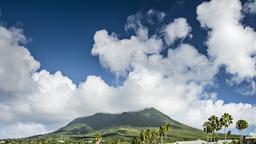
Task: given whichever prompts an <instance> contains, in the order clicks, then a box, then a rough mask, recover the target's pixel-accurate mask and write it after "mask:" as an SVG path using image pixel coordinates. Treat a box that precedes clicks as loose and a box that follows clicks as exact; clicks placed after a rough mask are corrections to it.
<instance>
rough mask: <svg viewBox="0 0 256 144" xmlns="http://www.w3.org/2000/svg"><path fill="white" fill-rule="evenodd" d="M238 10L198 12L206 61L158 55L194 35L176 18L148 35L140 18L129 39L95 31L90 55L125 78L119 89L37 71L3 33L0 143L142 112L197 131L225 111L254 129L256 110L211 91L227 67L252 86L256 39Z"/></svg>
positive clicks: (219, 6) (10, 32)
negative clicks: (81, 121)
mask: <svg viewBox="0 0 256 144" xmlns="http://www.w3.org/2000/svg"><path fill="white" fill-rule="evenodd" d="M241 10H242V5H241V3H240V1H238V0H212V1H210V2H204V3H202V4H200V5H199V6H198V7H197V19H198V21H199V22H200V24H201V26H202V27H203V28H206V30H207V31H208V39H207V41H206V45H207V51H208V55H203V54H201V53H199V52H198V51H197V49H196V48H195V47H194V46H193V45H191V44H189V43H181V44H179V45H178V46H177V47H172V48H169V49H167V55H166V56H163V55H162V54H161V52H162V51H164V50H166V47H165V45H166V44H167V45H171V44H172V43H174V42H175V41H177V40H179V39H184V38H186V37H189V36H190V35H191V31H192V30H193V29H192V27H191V26H190V25H189V23H188V21H187V20H186V19H185V18H176V19H174V20H173V21H172V22H170V23H169V24H166V25H165V26H163V27H161V28H160V29H161V31H160V32H159V33H158V32H156V33H155V34H153V35H149V33H148V28H147V27H146V26H144V25H143V24H142V22H141V19H140V18H138V15H133V16H130V17H129V18H128V22H127V25H126V28H127V29H132V30H134V31H135V35H132V36H131V37H130V38H127V39H120V38H118V36H117V34H115V33H110V32H108V31H106V30H99V31H97V32H96V33H95V35H94V44H93V47H92V51H91V53H92V55H94V56H98V57H99V60H100V62H101V64H102V66H103V67H104V68H106V69H108V70H110V71H111V72H112V73H113V74H114V75H117V76H119V77H123V78H124V81H123V82H122V83H121V84H120V85H118V86H112V85H109V84H108V83H106V82H105V81H104V80H102V79H101V77H99V76H94V75H90V76H88V77H87V79H86V80H85V81H84V82H82V83H81V84H79V85H75V84H74V83H73V82H72V80H71V79H70V78H68V77H66V76H64V75H63V74H62V73H61V72H60V71H58V72H56V73H53V74H51V73H49V72H48V71H47V70H40V71H39V68H40V62H38V61H37V60H35V59H34V58H33V56H32V55H31V54H30V53H29V51H28V49H27V48H26V47H24V46H23V45H24V42H25V40H26V39H25V37H24V35H23V34H22V31H21V30H19V29H16V28H6V27H3V26H1V27H0V100H1V101H0V115H1V117H0V127H1V133H0V137H1V138H6V137H22V136H29V135H34V134H39V133H46V132H49V131H53V130H56V129H57V128H58V127H60V126H63V125H64V124H66V123H67V122H69V121H70V120H72V119H73V118H76V117H79V116H84V115H90V114H93V113H95V112H113V113H117V112H122V111H130V110H138V109H143V108H145V107H155V108H157V109H159V110H160V111H162V112H164V113H166V114H167V115H169V116H171V117H173V118H174V119H176V120H178V121H181V122H184V123H186V124H189V125H191V126H195V127H198V128H200V127H201V124H202V122H203V121H204V120H206V119H207V117H209V115H211V114H216V115H218V116H219V115H221V114H222V113H223V112H229V113H230V114H232V115H233V116H234V118H235V119H236V120H237V119H240V118H243V119H247V120H248V121H249V123H250V124H251V125H254V126H256V121H255V120H256V115H253V114H255V113H256V107H255V106H254V105H251V104H246V103H225V102H224V101H223V100H221V99H218V97H217V93H210V92H208V91H207V90H206V88H207V87H211V86H213V85H214V84H215V76H216V74H217V73H218V71H219V68H220V67H223V66H224V67H225V70H226V72H227V73H229V74H231V75H232V78H231V81H232V82H235V83H236V84H239V83H241V82H243V81H249V82H250V84H253V83H255V82H254V79H255V75H256V71H255V57H254V55H255V49H256V45H255V32H254V30H253V29H252V28H250V27H247V26H244V25H243V24H241V23H240V21H241V18H242V17H243V15H242V13H241ZM147 15H148V17H157V18H158V20H159V21H162V19H163V18H164V16H165V14H163V13H161V12H156V11H153V10H151V11H149V12H148V14H147ZM188 119H189V121H188ZM14 129H15V131H14ZM20 131H22V132H20Z"/></svg>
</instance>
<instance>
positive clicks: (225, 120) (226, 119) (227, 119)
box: [220, 113, 233, 142]
mask: <svg viewBox="0 0 256 144" xmlns="http://www.w3.org/2000/svg"><path fill="white" fill-rule="evenodd" d="M220 121H221V124H222V125H223V126H224V134H225V142H226V140H227V132H226V129H227V128H228V127H229V126H230V125H231V124H232V123H233V118H232V116H231V115H230V114H229V113H224V114H223V115H222V116H221V118H220Z"/></svg>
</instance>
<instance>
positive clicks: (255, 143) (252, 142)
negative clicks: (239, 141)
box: [244, 136, 256, 144]
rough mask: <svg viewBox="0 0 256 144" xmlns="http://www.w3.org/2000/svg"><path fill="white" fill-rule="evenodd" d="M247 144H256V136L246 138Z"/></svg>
mask: <svg viewBox="0 0 256 144" xmlns="http://www.w3.org/2000/svg"><path fill="white" fill-rule="evenodd" d="M244 141H245V142H244V143H245V144H256V136H248V137H245V140H244Z"/></svg>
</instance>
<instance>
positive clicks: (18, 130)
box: [0, 123, 48, 138]
mask: <svg viewBox="0 0 256 144" xmlns="http://www.w3.org/2000/svg"><path fill="white" fill-rule="evenodd" d="M46 132H48V131H47V130H46V129H45V127H44V125H41V124H35V123H17V124H12V125H8V126H7V127H5V128H4V129H1V132H0V135H1V136H2V137H16V138H21V137H27V136H31V135H38V134H42V133H46Z"/></svg>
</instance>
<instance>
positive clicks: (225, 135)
mask: <svg viewBox="0 0 256 144" xmlns="http://www.w3.org/2000/svg"><path fill="white" fill-rule="evenodd" d="M224 134H225V141H224V142H226V141H227V133H226V127H225V128H224Z"/></svg>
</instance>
